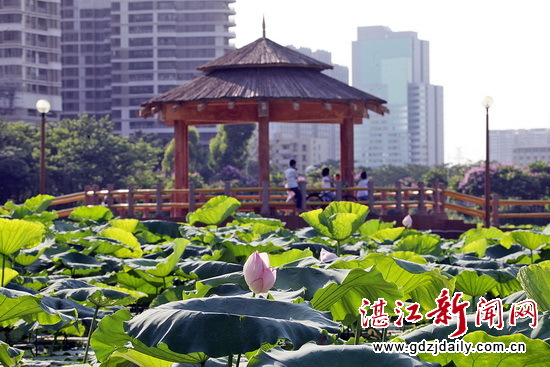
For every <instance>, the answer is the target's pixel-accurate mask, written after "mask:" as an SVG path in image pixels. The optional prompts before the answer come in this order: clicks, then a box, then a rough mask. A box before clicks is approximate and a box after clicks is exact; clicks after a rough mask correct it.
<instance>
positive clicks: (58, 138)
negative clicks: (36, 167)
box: [47, 115, 159, 194]
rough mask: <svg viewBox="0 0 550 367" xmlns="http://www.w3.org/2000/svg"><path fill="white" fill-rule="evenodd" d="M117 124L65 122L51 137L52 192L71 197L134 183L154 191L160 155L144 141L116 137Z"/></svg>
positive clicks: (89, 120)
mask: <svg viewBox="0 0 550 367" xmlns="http://www.w3.org/2000/svg"><path fill="white" fill-rule="evenodd" d="M112 131H113V123H112V122H111V121H109V120H108V119H106V118H102V119H99V120H96V119H95V118H93V117H89V116H86V115H84V116H82V117H81V118H80V119H78V120H69V119H66V120H62V121H60V122H59V123H58V124H57V126H55V127H52V128H50V129H49V131H48V134H47V142H48V143H47V149H48V151H47V157H48V158H47V163H48V170H47V172H48V192H50V193H53V194H61V193H71V192H77V191H81V190H83V189H84V187H85V186H86V185H90V184H95V185H98V186H100V187H105V186H106V185H107V184H114V185H115V186H116V187H121V186H126V185H128V184H130V183H133V184H136V185H138V186H148V187H153V186H154V185H155V184H156V182H157V180H158V175H157V174H156V173H155V172H154V171H153V169H154V168H155V166H157V165H158V164H159V160H158V156H159V151H158V150H157V149H154V148H153V147H151V145H150V144H148V143H146V142H144V141H143V140H142V139H139V140H137V141H135V142H134V143H131V142H130V141H129V139H128V138H124V137H121V136H116V135H113V134H112Z"/></svg>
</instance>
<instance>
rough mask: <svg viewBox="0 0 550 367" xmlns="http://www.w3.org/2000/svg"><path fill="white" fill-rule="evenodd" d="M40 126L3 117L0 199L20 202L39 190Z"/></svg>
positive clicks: (0, 154) (0, 142)
mask: <svg viewBox="0 0 550 367" xmlns="http://www.w3.org/2000/svg"><path fill="white" fill-rule="evenodd" d="M38 142H39V133H38V132H37V129H36V128H35V127H34V126H32V125H29V124H26V123H23V122H11V123H8V122H2V121H0V177H2V179H0V202H2V203H3V202H5V201H6V200H8V199H13V200H15V201H18V202H21V201H24V199H26V198H28V197H30V196H31V195H32V194H33V192H34V193H36V192H37V191H38V160H36V161H35V160H34V158H33V147H34V146H35V145H38Z"/></svg>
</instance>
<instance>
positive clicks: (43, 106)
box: [36, 99, 51, 194]
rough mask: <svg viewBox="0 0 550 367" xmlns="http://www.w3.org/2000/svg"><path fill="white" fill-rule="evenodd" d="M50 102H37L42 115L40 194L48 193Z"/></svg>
mask: <svg viewBox="0 0 550 367" xmlns="http://www.w3.org/2000/svg"><path fill="white" fill-rule="evenodd" d="M50 107H51V106H50V102H48V101H46V100H45V99H41V100H39V101H38V102H36V110H37V111H38V113H40V114H41V115H42V122H41V124H40V191H39V193H40V194H45V193H46V114H47V113H48V112H50Z"/></svg>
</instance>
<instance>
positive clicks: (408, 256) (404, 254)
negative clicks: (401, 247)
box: [389, 251, 428, 264]
mask: <svg viewBox="0 0 550 367" xmlns="http://www.w3.org/2000/svg"><path fill="white" fill-rule="evenodd" d="M389 255H390V256H391V257H393V258H394V259H400V260H405V261H410V262H413V263H417V264H426V263H427V262H428V261H427V260H426V259H425V258H423V257H422V256H420V255H419V254H417V253H416V252H413V251H395V252H392V253H390V254H389Z"/></svg>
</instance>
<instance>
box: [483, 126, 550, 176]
mask: <svg viewBox="0 0 550 367" xmlns="http://www.w3.org/2000/svg"><path fill="white" fill-rule="evenodd" d="M489 154H490V156H489V159H490V160H491V162H499V163H505V164H513V165H516V166H522V167H524V166H527V165H528V164H529V163H532V162H535V161H542V162H547V163H550V129H520V130H491V131H490V132H489Z"/></svg>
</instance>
